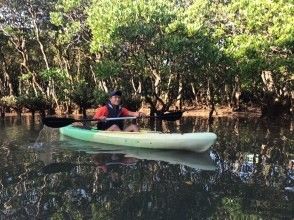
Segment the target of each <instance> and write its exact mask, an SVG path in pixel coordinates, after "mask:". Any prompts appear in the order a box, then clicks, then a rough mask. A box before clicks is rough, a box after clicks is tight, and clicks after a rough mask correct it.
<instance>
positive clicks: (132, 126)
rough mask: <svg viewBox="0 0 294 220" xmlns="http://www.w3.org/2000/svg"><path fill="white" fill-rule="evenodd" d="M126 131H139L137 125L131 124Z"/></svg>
mask: <svg viewBox="0 0 294 220" xmlns="http://www.w3.org/2000/svg"><path fill="white" fill-rule="evenodd" d="M127 130H128V131H134V132H136V131H139V127H138V126H137V125H134V124H132V125H130V126H129V127H128V129H127Z"/></svg>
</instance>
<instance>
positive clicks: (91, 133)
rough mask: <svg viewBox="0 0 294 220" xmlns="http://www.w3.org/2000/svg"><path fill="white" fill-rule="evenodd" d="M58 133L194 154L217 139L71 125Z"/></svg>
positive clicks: (207, 147) (105, 142)
mask: <svg viewBox="0 0 294 220" xmlns="http://www.w3.org/2000/svg"><path fill="white" fill-rule="evenodd" d="M60 133H61V134H63V135H65V136H68V137H72V138H75V139H79V140H83V141H89V142H95V143H101V144H110V145H116V146H127V147H136V148H149V149H170V150H189V151H195V152H204V151H207V150H208V149H209V148H210V146H211V145H212V144H214V143H215V141H216V138H217V136H216V134H214V133H210V132H200V133H185V134H178V133H161V132H152V131H140V132H121V131H100V130H97V129H82V128H79V127H75V126H72V125H70V126H66V127H63V128H60Z"/></svg>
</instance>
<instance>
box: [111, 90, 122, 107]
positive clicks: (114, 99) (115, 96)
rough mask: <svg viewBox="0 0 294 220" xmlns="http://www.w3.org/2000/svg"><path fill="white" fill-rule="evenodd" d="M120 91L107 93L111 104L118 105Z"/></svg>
mask: <svg viewBox="0 0 294 220" xmlns="http://www.w3.org/2000/svg"><path fill="white" fill-rule="evenodd" d="M121 95H122V92H121V91H119V90H115V91H112V92H111V93H110V94H109V100H110V102H111V104H112V105H115V106H116V105H120V103H121Z"/></svg>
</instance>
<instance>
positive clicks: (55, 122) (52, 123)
mask: <svg viewBox="0 0 294 220" xmlns="http://www.w3.org/2000/svg"><path fill="white" fill-rule="evenodd" d="M182 114H183V112H170V113H165V114H163V115H157V116H147V117H145V118H156V119H159V120H166V121H176V120H179V119H180V118H181V117H182ZM136 118H137V117H119V118H106V121H116V120H126V119H136ZM86 121H99V120H97V119H80V120H78V119H74V118H58V117H46V118H44V119H43V124H44V125H46V126H48V127H52V128H61V127H64V126H67V125H70V124H72V123H74V122H86Z"/></svg>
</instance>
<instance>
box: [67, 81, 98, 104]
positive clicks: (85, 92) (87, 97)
mask: <svg viewBox="0 0 294 220" xmlns="http://www.w3.org/2000/svg"><path fill="white" fill-rule="evenodd" d="M69 97H70V98H71V100H72V101H73V102H74V103H75V104H77V105H78V106H80V107H82V108H90V107H91V106H92V105H93V104H94V103H95V97H94V91H93V89H92V88H91V87H90V86H89V84H88V83H87V82H85V81H80V82H77V83H76V84H75V85H74V87H73V90H72V91H71V94H70V95H69Z"/></svg>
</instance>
